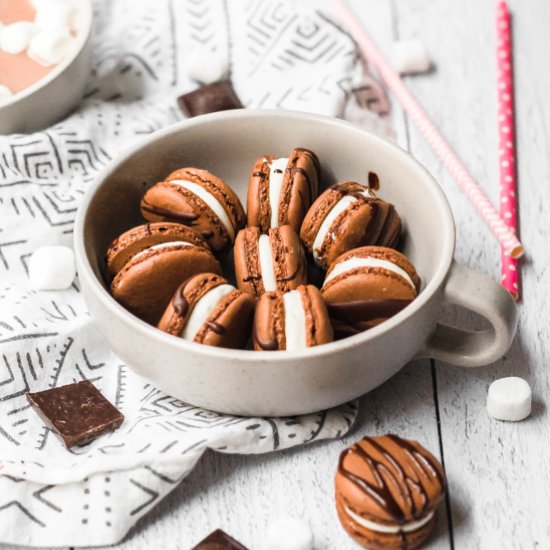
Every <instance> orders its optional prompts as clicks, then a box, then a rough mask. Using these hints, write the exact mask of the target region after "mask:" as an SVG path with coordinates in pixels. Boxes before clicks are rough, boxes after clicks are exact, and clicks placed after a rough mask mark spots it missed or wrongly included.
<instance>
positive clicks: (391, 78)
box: [332, 0, 523, 258]
mask: <svg viewBox="0 0 550 550" xmlns="http://www.w3.org/2000/svg"><path fill="white" fill-rule="evenodd" d="M332 2H333V4H334V7H335V9H336V13H337V14H338V17H339V18H340V20H341V22H342V23H343V24H344V25H345V26H346V27H347V28H348V30H349V31H350V33H351V35H352V36H353V38H354V39H355V41H356V42H357V45H358V46H359V48H360V49H361V51H362V53H363V55H364V56H365V57H366V58H367V59H368V60H369V62H371V63H372V64H373V65H374V66H375V67H376V68H377V69H378V71H379V72H380V75H381V76H382V78H383V79H384V82H385V83H386V85H387V86H388V88H389V89H390V90H392V92H393V93H394V94H395V96H396V97H397V99H398V100H399V103H400V104H401V106H402V107H403V109H404V110H405V111H406V112H407V114H408V115H409V117H410V119H411V120H412V121H413V122H414V124H415V125H416V126H417V128H418V130H419V131H420V132H421V133H422V135H423V136H424V138H425V139H426V141H427V142H428V143H429V144H430V146H431V147H432V149H433V151H434V153H435V154H436V155H437V156H438V157H439V159H440V160H441V162H442V163H443V165H444V166H445V167H446V168H447V170H448V171H449V172H450V173H451V175H452V176H453V177H454V179H455V180H456V181H457V183H458V184H459V185H460V187H461V188H462V190H463V191H464V193H465V194H466V196H467V197H468V199H469V200H470V202H471V203H472V205H473V206H474V207H475V208H476V209H477V211H478V212H479V214H480V215H481V217H482V218H483V219H484V220H485V222H486V223H487V225H488V226H489V227H490V228H491V230H492V232H493V233H494V235H495V236H496V237H497V238H498V240H499V241H500V243H501V246H502V247H503V249H504V250H505V251H506V252H507V253H508V254H509V255H510V256H511V257H512V258H519V257H520V256H522V255H523V246H522V244H521V243H520V242H519V240H518V238H517V237H516V234H515V233H514V231H513V229H512V227H510V226H509V225H508V224H507V223H505V222H504V220H503V219H502V218H501V217H500V215H499V213H498V212H497V210H496V209H495V207H494V206H493V205H492V203H491V201H490V200H489V198H488V197H487V195H486V194H485V192H484V191H483V190H482V189H481V187H479V185H478V184H477V182H476V181H475V180H474V178H473V177H472V176H471V174H470V173H469V172H468V169H467V168H466V167H465V166H464V164H463V163H462V161H461V160H460V159H459V158H458V156H457V155H456V153H455V152H454V151H453V150H452V149H451V146H450V145H449V144H448V143H447V141H446V139H445V138H444V137H443V135H442V134H441V133H440V132H439V130H438V129H437V128H436V127H435V125H434V123H433V122H432V121H431V120H430V117H429V116H428V115H427V114H426V112H425V111H424V109H423V108H422V107H421V106H420V105H419V103H418V102H417V101H416V99H415V98H414V97H413V95H412V94H411V93H410V92H409V90H408V89H407V87H406V86H405V84H404V82H403V81H402V80H401V77H400V76H399V74H398V73H397V72H396V71H395V70H394V69H393V67H392V66H391V64H390V63H389V62H388V60H387V59H386V58H385V57H384V55H383V54H382V52H381V51H380V50H379V49H378V47H377V46H376V44H375V43H374V42H373V41H372V40H371V38H370V36H369V35H368V33H367V31H366V30H365V29H364V28H363V27H362V26H361V24H360V23H359V21H358V20H357V19H356V17H355V16H354V15H353V13H352V12H351V11H350V9H349V7H348V5H347V4H346V2H345V0H332Z"/></svg>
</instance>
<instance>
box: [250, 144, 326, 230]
mask: <svg viewBox="0 0 550 550" xmlns="http://www.w3.org/2000/svg"><path fill="white" fill-rule="evenodd" d="M320 171H321V169H320V164H319V159H318V158H317V156H316V155H315V153H313V151H310V150H309V149H302V148H296V149H294V150H293V151H292V152H291V153H290V156H289V157H281V158H276V157H273V156H267V157H260V158H259V159H258V160H257V161H256V164H254V167H253V168H252V176H251V177H250V183H249V186H248V196H247V201H246V208H247V215H248V225H251V226H257V227H259V228H260V230H261V231H262V233H267V230H268V229H269V228H270V227H279V226H281V225H291V226H292V227H293V229H294V230H295V231H296V232H297V233H298V232H299V231H300V226H301V225H302V221H303V219H304V216H305V215H306V212H307V210H308V208H309V207H310V206H311V203H312V202H313V201H314V200H315V198H316V197H317V190H318V186H319V177H320Z"/></svg>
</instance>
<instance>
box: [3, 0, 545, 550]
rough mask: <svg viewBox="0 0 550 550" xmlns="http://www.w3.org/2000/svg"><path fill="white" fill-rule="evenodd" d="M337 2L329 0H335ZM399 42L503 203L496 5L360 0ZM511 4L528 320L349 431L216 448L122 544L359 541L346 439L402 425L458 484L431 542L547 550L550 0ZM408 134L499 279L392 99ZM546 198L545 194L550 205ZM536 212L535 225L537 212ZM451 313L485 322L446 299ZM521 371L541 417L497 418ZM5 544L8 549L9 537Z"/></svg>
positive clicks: (418, 380) (463, 149) (379, 403)
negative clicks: (407, 43) (303, 538)
mask: <svg viewBox="0 0 550 550" xmlns="http://www.w3.org/2000/svg"><path fill="white" fill-rule="evenodd" d="M326 2H327V0H320V3H321V4H325V3H326ZM350 3H351V4H352V5H353V6H354V8H355V10H356V12H357V13H358V15H359V16H360V17H361V18H362V20H363V21H364V23H365V25H366V26H367V27H368V28H369V30H370V31H371V33H372V34H373V35H374V36H375V37H376V39H377V40H378V42H379V43H380V44H381V45H382V46H383V47H384V49H386V50H388V49H389V47H390V45H391V41H392V39H393V37H394V36H398V37H401V38H409V37H413V36H416V37H420V38H421V39H422V40H423V41H424V42H425V43H426V45H427V47H428V50H429V52H430V56H431V57H432V58H433V59H434V61H435V63H436V65H437V70H436V72H434V73H433V74H432V75H428V76H422V77H416V78H409V79H408V83H409V84H410V86H411V88H412V90H413V91H414V93H415V95H416V96H417V97H418V98H419V99H420V100H421V102H422V104H423V105H424V106H425V107H426V109H427V111H428V112H429V113H430V115H431V116H432V117H433V119H434V120H435V122H436V124H437V125H438V126H439V127H440V128H441V129H442V130H443V132H444V134H445V135H446V136H447V137H448V139H449V140H450V142H451V143H452V145H453V146H454V147H455V148H456V150H457V152H458V153H459V155H460V156H461V158H463V160H464V161H465V162H466V164H467V166H468V167H469V168H470V169H471V171H472V172H473V174H474V175H475V176H476V177H477V178H478V179H479V181H480V182H481V183H482V184H483V185H484V187H485V188H486V190H487V192H488V193H489V195H490V196H491V197H492V198H493V199H494V200H495V202H496V198H497V189H498V185H497V175H498V170H497V169H498V166H497V132H496V114H495V109H496V98H495V87H494V82H495V68H494V53H493V48H494V46H493V5H494V3H493V0H461V1H460V2H453V1H452V0H350ZM511 6H512V9H513V10H514V11H515V13H516V17H515V20H514V26H515V31H516V32H515V39H516V50H515V56H516V81H517V89H518V100H517V110H518V122H519V128H518V151H519V176H520V177H519V181H520V197H521V198H520V204H521V209H520V216H521V220H522V221H523V224H522V239H523V242H524V244H525V246H526V249H527V251H528V254H529V260H528V264H527V266H526V267H525V268H524V286H525V297H524V301H523V303H522V306H521V315H520V331H519V335H518V337H517V338H516V341H515V343H514V345H513V347H512V350H511V351H510V353H509V354H508V355H507V356H506V357H505V358H504V359H503V360H502V361H499V362H498V363H497V364H495V365H494V366H491V367H489V368H484V369H477V370H467V369H460V368H457V367H451V366H449V365H443V364H437V365H436V364H433V363H432V364H431V363H430V362H429V361H418V362H414V363H412V364H410V365H408V366H407V367H406V368H405V369H403V371H401V373H399V374H398V375H397V376H396V377H394V378H393V379H392V380H390V381H389V382H387V383H386V384H385V385H384V386H382V387H381V388H378V389H377V390H375V391H373V392H372V393H370V394H369V395H368V396H366V397H364V398H363V399H362V400H361V405H360V416H359V419H358V422H357V425H356V427H355V429H354V431H353V432H352V434H350V435H349V436H348V437H346V438H344V439H343V440H340V441H332V442H326V443H319V444H315V445H312V446H310V447H305V448H301V449H295V450H291V451H284V452H280V453H276V454H270V455H260V456H244V457H240V456H229V455H221V454H216V453H212V452H210V453H207V454H205V456H204V457H203V458H202V459H201V461H200V462H199V465H198V467H197V468H196V469H195V470H194V471H193V472H192V473H191V475H190V476H189V477H188V478H187V479H186V480H184V481H183V482H182V484H181V485H180V486H179V487H178V488H176V489H175V490H174V492H173V493H172V494H171V495H169V496H168V497H167V498H166V499H165V500H164V501H163V502H162V503H161V504H160V505H159V506H157V507H156V508H155V509H154V510H153V511H152V512H151V513H150V514H148V515H147V516H146V517H145V518H143V519H142V520H141V522H140V523H139V524H138V525H137V526H136V528H135V529H133V531H132V532H131V533H130V535H129V536H128V537H127V538H126V539H125V541H123V543H122V544H120V545H118V546H117V548H120V549H124V550H130V549H141V548H144V549H145V548H162V549H167V550H171V549H174V550H175V549H186V548H189V547H190V546H192V545H193V544H194V543H196V542H197V541H199V540H200V539H201V538H202V537H204V536H205V535H206V534H207V533H209V532H210V531H211V530H213V529H215V528H218V527H221V528H224V529H225V530H227V531H228V532H229V533H231V534H232V535H234V536H235V537H236V538H238V539H239V540H241V541H242V542H243V543H244V544H246V545H247V546H249V547H250V548H252V549H256V548H261V542H262V536H263V533H264V530H265V527H266V524H267V523H268V522H269V521H270V519H273V518H275V517H278V516H281V515H296V516H299V517H302V518H304V519H305V520H307V521H308V522H309V523H310V525H311V526H312V528H313V530H314V533H315V542H316V544H315V548H316V549H318V550H321V549H323V550H329V549H330V550H335V549H338V550H340V549H342V550H346V549H353V548H357V546H356V545H355V544H354V543H353V542H351V540H350V539H349V538H348V537H347V536H346V535H345V533H344V532H343V530H342V529H341V528H340V526H339V524H338V520H337V518H336V514H335V510H334V499H333V476H334V471H335V468H336V462H337V457H338V454H339V452H340V451H341V449H342V448H343V447H344V446H346V445H348V444H350V443H351V442H353V441H355V440H356V439H358V438H359V437H361V436H363V435H365V434H382V433H385V432H396V433H399V434H402V435H404V436H406V437H410V438H413V439H418V440H419V441H421V442H422V443H423V444H424V445H425V446H426V447H427V448H429V449H431V450H432V451H433V452H434V453H435V454H436V455H438V456H440V453H441V450H442V451H443V456H444V459H445V465H446V469H447V475H448V479H449V483H450V499H449V502H450V510H451V514H450V517H449V518H448V517H447V514H446V507H445V506H443V507H442V509H441V513H440V515H439V519H438V524H437V529H436V532H435V533H434V536H433V537H432V538H431V539H430V541H429V543H428V544H427V545H426V546H425V548H427V549H438V550H439V549H442V550H443V549H448V548H457V549H461V550H462V549H468V550H469V549H472V550H474V549H483V550H492V549H495V550H497V549H498V550H501V549H516V548H517V549H522V550H523V549H528V548H529V549H530V548H539V549H543V548H550V519H549V518H550V497H549V496H548V495H549V493H550V481H549V480H550V474H548V472H549V471H550V453H549V452H548V447H549V446H550V432H549V427H548V426H549V422H548V411H547V409H546V408H545V406H544V405H543V400H544V399H545V398H546V396H547V395H549V389H550V388H549V381H548V375H547V373H546V370H547V369H546V365H547V363H548V331H547V330H546V326H548V321H549V317H550V314H549V313H548V311H550V308H548V279H549V276H550V275H549V273H550V272H549V271H548V266H549V265H550V257H549V256H550V249H549V247H548V245H547V243H548V242H549V241H550V235H549V233H550V227H549V224H548V223H547V222H545V220H544V218H543V216H544V211H545V204H546V203H547V202H548V195H549V193H548V184H547V182H548V181H549V179H550V155H549V153H548V152H549V151H550V142H549V139H548V133H547V132H548V123H549V122H550V106H549V105H548V103H547V102H546V101H545V99H546V97H547V95H548V91H550V71H548V69H547V67H546V64H547V61H546V59H545V55H544V53H545V52H548V51H549V49H550V33H548V30H547V28H548V24H549V23H550V3H548V1H547V0H531V1H530V2H529V5H528V6H526V5H525V2H522V1H521V0H511ZM393 120H394V123H395V128H396V133H397V139H398V141H399V143H400V144H401V145H403V146H405V147H408V148H409V149H410V150H411V152H412V153H413V154H414V155H415V156H416V157H417V158H419V160H420V161H421V162H423V163H424V164H425V165H426V166H427V167H428V168H429V170H430V171H431V172H432V173H433V174H434V175H435V176H436V178H437V179H438V180H439V181H440V182H441V184H442V186H443V187H444V189H445V192H446V193H447V196H448V197H449V200H450V202H451V205H452V207H453V211H454V214H455V217H456V221H457V252H456V258H457V259H458V260H459V261H460V262H462V263H464V264H466V265H469V266H470V267H472V268H474V269H478V270H480V271H484V272H486V273H488V274H490V275H492V276H493V277H498V275H499V252H498V249H497V247H496V245H495V241H494V239H493V238H492V236H491V235H490V233H489V232H488V230H487V229H486V227H485V226H484V224H483V223H482V222H481V221H480V220H479V218H478V217H477V215H476V213H475V212H474V210H473V209H472V207H471V206H470V205H469V203H468V202H467V201H466V199H465V198H464V197H463V195H462V193H461V192H460V191H459V190H458V188H457V186H456V185H455V183H454V182H453V181H452V180H451V178H450V177H449V176H448V175H447V174H446V172H445V171H444V170H443V169H442V168H441V167H440V165H439V163H438V161H437V160H436V159H435V157H434V155H433V153H432V152H431V150H430V149H429V147H428V146H427V145H426V144H425V143H424V142H423V140H422V138H421V137H420V136H419V135H418V132H417V131H416V130H415V129H414V128H413V127H410V126H409V124H408V123H407V121H406V118H405V117H404V116H403V113H402V112H401V110H400V109H399V108H398V106H395V105H394V110H393ZM545 201H546V203H545ZM531 220H533V222H532V223H529V222H530V221H531ZM447 318H448V319H449V320H450V321H456V322H460V323H470V324H472V325H473V326H479V325H480V324H481V322H480V320H479V319H474V318H472V316H471V315H469V314H465V313H464V312H461V311H456V310H454V309H450V310H449V311H448V312H447ZM510 374H515V375H519V376H523V377H525V378H527V379H528V380H529V381H530V382H531V383H532V385H533V388H534V394H535V399H536V401H535V408H534V414H533V415H532V417H531V418H530V419H529V420H528V421H526V422H522V423H519V424H508V423H499V422H496V421H493V420H491V419H490V418H489V417H488V416H487V415H486V412H485V397H486V391H487V387H488V384H489V383H490V381H492V380H493V379H496V378H499V377H501V376H506V375H510ZM439 421H440V422H439ZM1 548H2V550H12V548H11V547H8V546H1Z"/></svg>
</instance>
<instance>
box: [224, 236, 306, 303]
mask: <svg viewBox="0 0 550 550" xmlns="http://www.w3.org/2000/svg"><path fill="white" fill-rule="evenodd" d="M234 259H235V274H236V277H237V284H238V286H239V288H240V289H241V290H242V291H243V292H247V293H248V294H250V295H251V296H254V297H255V298H258V297H259V296H261V295H262V294H263V293H264V292H273V291H275V290H281V291H283V292H288V291H289V290H293V289H295V288H298V287H299V286H300V285H303V284H306V283H307V261H306V257H305V252H304V249H303V247H302V243H301V241H300V238H299V237H298V235H297V233H296V232H295V231H294V229H292V227H290V225H283V226H282V227H274V228H271V229H269V230H268V233H267V234H262V233H261V232H260V229H259V228H258V227H247V228H246V229H242V230H241V231H240V232H239V234H238V235H237V239H236V241H235V249H234Z"/></svg>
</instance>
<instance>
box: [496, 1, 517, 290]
mask: <svg viewBox="0 0 550 550" xmlns="http://www.w3.org/2000/svg"><path fill="white" fill-rule="evenodd" d="M496 9H497V11H496V27H497V29H496V30H497V69H498V129H499V166H500V215H501V217H502V219H503V220H504V223H505V224H506V225H507V226H508V227H509V228H510V229H512V231H514V232H516V193H515V189H516V143H515V124H514V119H515V116H514V71H513V67H512V61H513V59H512V27H511V18H510V10H509V9H508V4H507V3H506V2H505V1H504V0H501V1H499V2H498V3H497V8H496ZM501 275H502V286H503V287H504V288H505V289H506V290H508V291H509V292H510V294H512V296H513V297H514V298H515V299H516V300H517V299H518V298H519V280H518V275H519V274H518V262H517V260H516V259H514V258H512V257H511V256H510V254H509V253H508V252H507V251H506V250H505V249H504V248H503V249H502V251H501Z"/></svg>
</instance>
